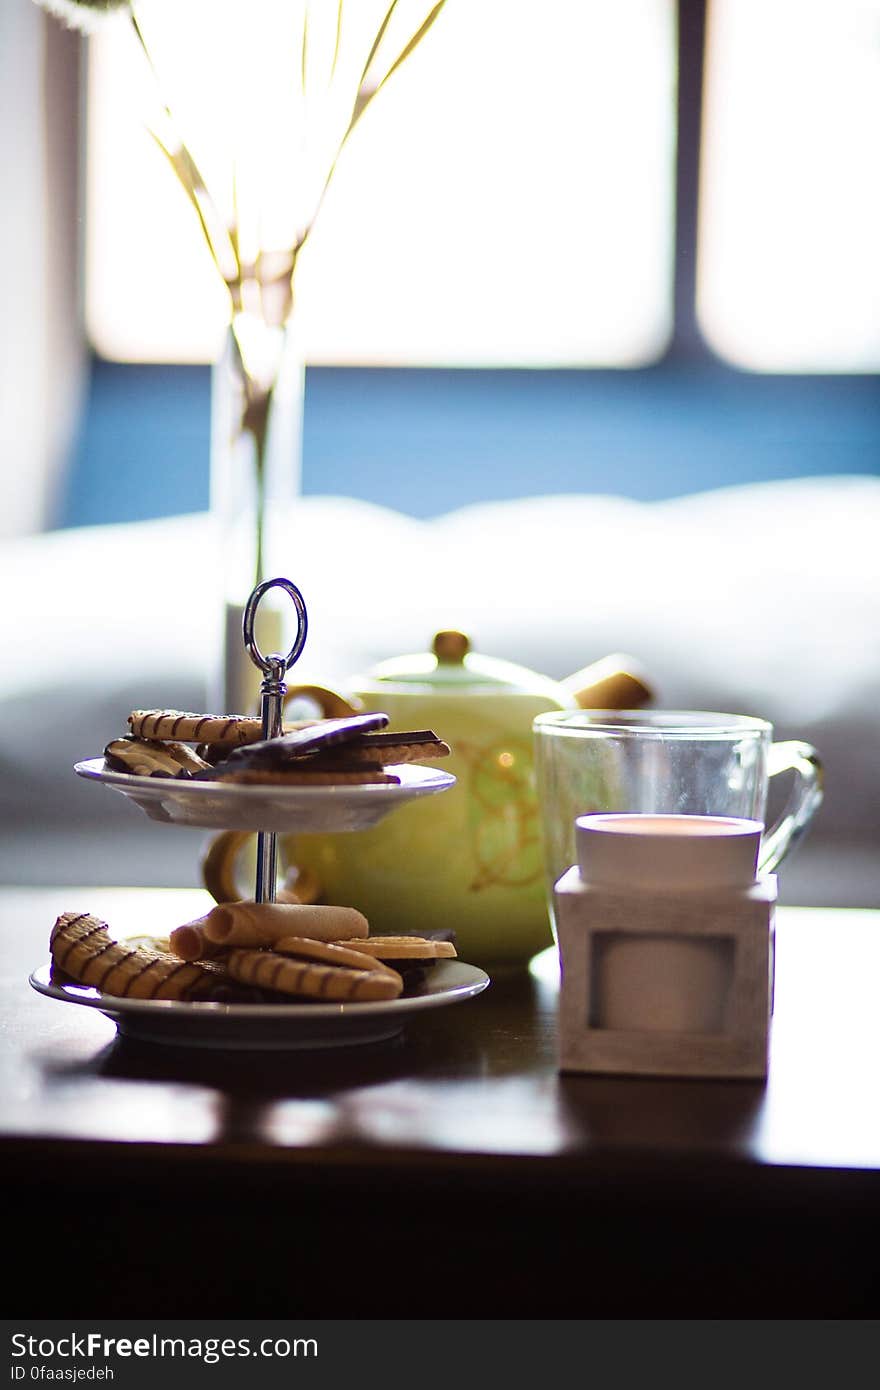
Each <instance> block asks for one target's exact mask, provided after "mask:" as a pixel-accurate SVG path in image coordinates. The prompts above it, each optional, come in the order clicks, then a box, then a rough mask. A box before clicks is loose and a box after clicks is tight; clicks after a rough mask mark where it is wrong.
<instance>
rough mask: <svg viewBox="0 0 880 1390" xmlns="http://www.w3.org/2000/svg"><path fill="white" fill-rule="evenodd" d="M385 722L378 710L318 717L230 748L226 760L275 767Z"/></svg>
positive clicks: (345, 741) (232, 763) (235, 764)
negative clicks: (344, 716)
mask: <svg viewBox="0 0 880 1390" xmlns="http://www.w3.org/2000/svg"><path fill="white" fill-rule="evenodd" d="M387 723H388V715H387V714H382V713H380V712H377V713H375V714H352V715H350V716H349V717H348V718H346V719H321V720H319V721H318V722H317V723H312V724H309V725H306V726H305V727H303V728H300V729H297V730H295V731H293V732H291V733H283V734H282V735H281V736H280V738H267V739H260V740H259V741H258V742H256V743H252V744H251V745H250V746H249V747H245V748H235V749H231V750H230V753H229V757H228V758H227V759H226V763H227V765H228V766H229V767H230V768H232V767H235V768H239V767H241V768H244V767H247V768H255V767H267V768H271V769H274V770H277V769H280V768H284V767H286V766H287V765H288V763H291V762H294V761H298V760H299V759H300V758H303V757H305V756H306V755H308V754H316V753H323V752H326V751H327V749H329V748H333V747H338V746H340V745H343V744H348V743H351V742H353V741H354V740H356V739H357V738H358V736H359V735H361V734H366V733H370V732H375V731H377V730H379V729H384V728H385V726H386V724H387ZM172 737H173V735H172ZM240 741H241V742H243V740H240Z"/></svg>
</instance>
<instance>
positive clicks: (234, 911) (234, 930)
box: [200, 902, 370, 950]
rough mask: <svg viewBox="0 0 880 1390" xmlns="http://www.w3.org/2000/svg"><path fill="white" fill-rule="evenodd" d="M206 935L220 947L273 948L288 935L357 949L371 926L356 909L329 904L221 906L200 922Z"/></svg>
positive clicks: (244, 904)
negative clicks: (343, 943)
mask: <svg viewBox="0 0 880 1390" xmlns="http://www.w3.org/2000/svg"><path fill="white" fill-rule="evenodd" d="M200 921H201V923H202V924H203V925H204V930H205V935H206V936H207V937H208V939H209V940H210V941H214V942H216V943H217V944H218V945H220V946H272V945H273V944H274V943H275V942H276V941H278V940H280V939H281V938H282V937H285V936H298V937H305V938H307V939H308V940H310V941H336V940H337V939H338V938H340V937H342V936H345V938H346V945H348V946H350V947H352V948H353V949H354V950H357V942H358V941H359V940H363V939H365V938H366V936H367V934H368V932H369V930H370V926H369V923H368V922H367V919H366V917H365V916H364V915H363V913H362V912H358V911H357V909H356V908H354V907H331V906H329V905H328V904H326V903H309V904H306V903H249V902H238V903H222V904H220V905H219V906H217V907H212V908H211V911H210V912H209V913H207V915H206V916H205V917H203V918H201V919H200Z"/></svg>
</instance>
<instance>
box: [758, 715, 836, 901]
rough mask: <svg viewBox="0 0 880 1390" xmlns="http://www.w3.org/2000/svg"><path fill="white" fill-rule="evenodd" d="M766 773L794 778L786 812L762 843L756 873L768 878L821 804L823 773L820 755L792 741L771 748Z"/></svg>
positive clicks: (810, 748) (774, 744)
mask: <svg viewBox="0 0 880 1390" xmlns="http://www.w3.org/2000/svg"><path fill="white" fill-rule="evenodd" d="M767 772H768V775H769V776H770V777H776V776H778V774H779V773H780V772H793V773H794V774H795V778H794V786H793V787H792V789H791V794H790V796H789V798H788V801H787V803H786V805H785V809H784V810H783V812H782V815H781V816H780V817H779V820H778V821H777V822H776V824H775V825H774V826H771V828H770V829H769V830H767V831H765V833H764V835H763V837H762V839H761V856H760V859H759V861H758V871H759V873H762V874H770V873H773V871H774V870H775V869H776V866H777V865H778V864H779V863H780V862H781V861H782V860H783V859H784V858H785V856H786V854H788V852H789V850H790V849H792V847H793V846H794V845H796V844H797V842H798V840H799V839H800V838H801V836H802V835H803V833H804V831H805V830H806V828H807V826H808V825H809V824H810V821H811V820H812V819H813V817H814V815H815V814H816V812H817V811H818V809H819V807H820V805H821V804H822V784H823V770H822V763H821V761H820V759H819V754H818V753H817V752H816V750H815V748H813V747H812V746H811V744H809V743H801V742H800V741H799V740H797V739H792V740H789V741H787V742H784V743H773V744H771V745H770V756H769V759H768V767H767Z"/></svg>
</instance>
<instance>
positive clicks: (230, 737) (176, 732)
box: [128, 709, 315, 747]
mask: <svg viewBox="0 0 880 1390" xmlns="http://www.w3.org/2000/svg"><path fill="white" fill-rule="evenodd" d="M314 722H315V721H314V720H308V719H306V720H298V721H296V722H295V723H292V724H285V726H284V728H285V731H286V732H290V733H298V732H301V731H302V730H303V729H306V728H309V727H310V726H311V725H312V724H313V723H314ZM128 723H129V727H130V728H131V732H132V733H133V734H134V735H135V736H136V737H137V738H148V739H180V740H181V741H182V742H184V743H205V744H216V743H220V744H226V745H229V746H230V747H235V746H236V745H239V744H244V743H256V742H257V741H258V740H260V739H262V737H263V723H262V720H261V719H260V718H258V717H257V716H256V715H246V714H193V713H188V712H186V711H183V710H176V709H135V710H132V712H131V714H130V715H129V716H128Z"/></svg>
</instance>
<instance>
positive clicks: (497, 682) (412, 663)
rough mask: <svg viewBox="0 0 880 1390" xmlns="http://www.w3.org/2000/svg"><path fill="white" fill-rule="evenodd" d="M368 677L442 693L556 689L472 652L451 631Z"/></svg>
mask: <svg viewBox="0 0 880 1390" xmlns="http://www.w3.org/2000/svg"><path fill="white" fill-rule="evenodd" d="M370 674H371V676H373V677H374V678H375V679H376V680H378V681H394V682H395V683H397V684H402V685H406V684H418V685H431V686H442V687H443V688H444V689H446V690H448V689H454V688H455V687H461V688H462V689H464V688H467V689H473V687H474V686H480V687H485V688H493V689H495V690H499V691H500V690H505V691H507V692H508V693H510V694H520V695H525V694H527V695H535V694H538V693H539V692H540V691H543V690H547V691H548V692H549V691H550V690H551V689H553V690H554V691H555V689H556V682H555V681H551V680H550V679H549V678H548V677H546V676H540V675H538V674H537V673H536V672H535V671H530V670H529V669H528V667H527V666H517V665H516V664H515V663H514V662H512V661H501V660H500V659H499V658H497V657H493V656H481V655H479V654H478V653H474V652H472V651H471V642H470V638H469V637H467V636H466V635H465V634H464V633H463V632H456V631H454V630H452V629H449V630H444V631H443V632H438V633H436V634H435V636H434V640H433V642H432V643H431V650H430V651H429V652H419V653H417V654H415V655H411V656H397V657H392V658H391V660H389V661H382V662H380V663H379V665H378V666H374V667H373V669H372V671H371V672H370Z"/></svg>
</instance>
